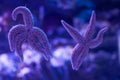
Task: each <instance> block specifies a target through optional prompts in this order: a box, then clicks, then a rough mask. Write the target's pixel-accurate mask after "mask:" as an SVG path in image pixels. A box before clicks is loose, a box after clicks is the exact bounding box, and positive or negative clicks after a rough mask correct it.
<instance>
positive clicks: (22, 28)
mask: <svg viewBox="0 0 120 80" xmlns="http://www.w3.org/2000/svg"><path fill="white" fill-rule="evenodd" d="M18 14H22V16H23V20H24V23H25V25H23V24H18V25H15V26H13V27H12V28H11V29H10V31H9V33H8V40H9V46H10V50H11V51H15V52H16V53H17V54H18V55H19V57H20V58H21V59H22V60H23V54H22V49H21V46H22V44H23V42H25V41H26V42H28V43H29V44H30V46H31V47H32V48H33V49H35V50H36V51H38V52H40V53H42V54H43V55H44V57H45V59H46V60H48V58H49V57H50V56H51V51H50V45H49V42H48V39H47V36H46V34H45V33H44V32H43V31H42V30H41V29H39V28H37V27H33V20H32V14H31V12H30V10H29V9H28V8H26V7H23V6H20V7H17V8H15V9H14V11H13V12H12V18H13V20H16V18H17V15H18Z"/></svg>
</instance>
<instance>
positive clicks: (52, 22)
mask: <svg viewBox="0 0 120 80" xmlns="http://www.w3.org/2000/svg"><path fill="white" fill-rule="evenodd" d="M18 6H26V7H27V8H29V9H30V11H31V12H32V14H33V17H34V25H35V26H36V27H39V28H40V29H42V30H43V31H44V32H45V33H46V35H47V36H48V39H49V42H50V44H51V48H52V54H53V57H52V58H51V59H50V60H49V61H46V60H45V59H44V58H43V56H42V55H40V53H38V52H36V51H34V50H31V48H30V46H29V45H28V44H27V43H24V44H23V45H22V51H23V55H24V61H23V63H20V60H19V58H18V56H16V54H14V52H11V51H10V49H9V44H8V37H7V35H8V31H9V30H10V28H11V27H12V26H14V25H17V24H20V23H22V24H24V23H23V19H22V16H21V15H19V16H18V18H17V20H16V21H13V20H12V18H11V12H12V11H13V9H14V8H16V7H18ZM92 10H95V12H96V20H97V22H96V24H95V25H96V26H95V27H96V31H95V35H94V37H95V36H96V35H97V32H98V31H99V30H100V29H101V28H102V27H104V26H107V27H109V30H108V31H107V32H106V33H105V35H104V40H103V43H102V44H101V45H99V46H98V47H97V48H95V49H90V51H89V54H88V56H86V58H85V59H84V61H83V63H82V65H81V66H80V68H79V70H78V71H75V70H72V66H71V63H70V57H71V52H72V49H73V47H74V46H75V44H76V43H75V41H74V40H73V39H72V38H71V36H70V35H69V34H68V33H67V31H66V30H65V29H64V27H63V26H62V24H61V22H60V20H62V19H63V20H65V21H66V22H68V23H69V24H70V25H72V26H74V27H75V28H76V29H78V30H79V31H80V33H81V34H83V33H85V31H86V27H87V25H88V22H89V19H90V16H91V12H92ZM94 37H93V38H94ZM0 80H120V0H0Z"/></svg>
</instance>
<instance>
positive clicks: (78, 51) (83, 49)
mask: <svg viewBox="0 0 120 80" xmlns="http://www.w3.org/2000/svg"><path fill="white" fill-rule="evenodd" d="M95 18H96V16H95V12H94V11H93V12H92V15H91V18H90V22H89V24H88V28H87V31H86V33H85V34H84V36H82V35H81V34H80V33H79V31H77V30H76V29H74V28H73V27H72V26H71V25H69V24H68V23H66V22H65V21H63V20H61V23H62V25H63V26H64V28H65V29H66V30H67V32H68V33H69V34H70V35H71V37H72V38H73V39H74V40H75V41H76V42H77V44H76V46H75V47H74V49H73V52H72V56H71V63H72V68H73V69H74V70H78V69H79V67H80V65H81V64H82V62H83V60H84V58H85V57H86V56H87V54H88V52H89V48H95V47H97V46H98V45H100V44H101V43H102V41H103V35H104V33H105V32H106V31H107V29H108V27H104V28H103V29H101V30H100V31H99V32H98V34H97V37H96V38H95V39H92V36H93V34H94V29H95V27H94V25H95V20H96V19H95Z"/></svg>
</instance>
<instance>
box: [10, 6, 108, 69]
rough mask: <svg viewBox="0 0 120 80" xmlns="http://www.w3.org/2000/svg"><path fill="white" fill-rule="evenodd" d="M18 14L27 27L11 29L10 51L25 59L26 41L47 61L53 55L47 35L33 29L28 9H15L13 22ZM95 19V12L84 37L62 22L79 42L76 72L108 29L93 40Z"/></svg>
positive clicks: (74, 54) (75, 52) (74, 56)
mask: <svg viewBox="0 0 120 80" xmlns="http://www.w3.org/2000/svg"><path fill="white" fill-rule="evenodd" d="M18 14H22V15H23V20H24V23H25V25H23V24H18V25H16V26H14V27H12V28H11V29H10V31H9V33H8V40H9V45H10V50H11V51H15V52H16V53H17V54H18V55H19V56H20V58H21V59H23V54H22V50H21V46H22V43H23V42H24V41H27V42H28V43H29V44H30V46H31V47H32V48H33V49H35V50H36V51H38V52H40V53H42V54H43V55H44V57H45V59H46V60H48V59H49V57H50V56H52V54H51V51H50V45H49V42H48V39H47V36H46V34H45V33H44V32H43V31H42V30H41V29H39V28H37V27H33V21H32V14H31V12H30V11H29V9H28V8H26V7H23V6H20V7H17V8H16V9H14V11H13V13H12V18H13V20H16V18H17V15H18ZM95 18H96V17H95V12H94V11H93V12H92V15H91V19H90V22H89V25H88V28H87V31H86V33H85V35H84V36H82V35H81V34H80V33H79V31H77V30H76V29H74V28H73V27H72V26H70V25H69V24H68V23H66V22H65V21H63V20H62V21H61V23H62V24H63V26H64V27H65V29H66V30H67V31H68V33H69V34H70V35H71V36H72V38H73V39H74V40H75V41H76V42H77V44H76V46H75V47H74V49H73V52H72V57H71V63H72V68H73V69H74V70H78V69H79V67H80V65H81V63H82V62H83V60H84V58H85V57H86V56H87V54H88V52H89V48H95V47H97V46H98V45H100V44H101V43H102V40H103V34H104V33H105V32H106V31H107V29H108V28H107V27H104V28H103V29H101V30H100V31H99V33H98V35H97V37H96V38H95V39H92V36H93V34H94V30H95V27H94V24H95Z"/></svg>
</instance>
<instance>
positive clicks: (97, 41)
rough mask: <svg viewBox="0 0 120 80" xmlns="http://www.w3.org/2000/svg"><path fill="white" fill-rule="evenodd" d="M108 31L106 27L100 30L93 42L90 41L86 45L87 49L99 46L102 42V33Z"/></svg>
mask: <svg viewBox="0 0 120 80" xmlns="http://www.w3.org/2000/svg"><path fill="white" fill-rule="evenodd" d="M107 30H108V27H104V28H103V29H101V30H100V31H99V33H98V35H97V37H96V38H95V39H93V40H91V41H90V42H89V43H88V46H89V48H95V47H97V46H99V45H100V44H101V43H102V41H103V35H104V33H105V32H106V31H107Z"/></svg>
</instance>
